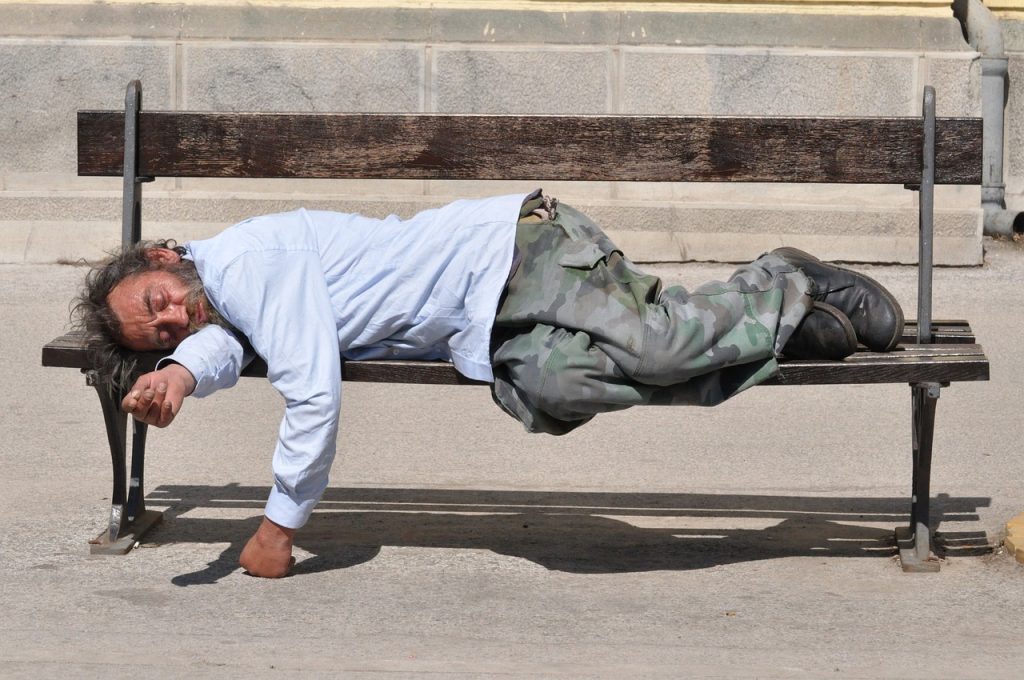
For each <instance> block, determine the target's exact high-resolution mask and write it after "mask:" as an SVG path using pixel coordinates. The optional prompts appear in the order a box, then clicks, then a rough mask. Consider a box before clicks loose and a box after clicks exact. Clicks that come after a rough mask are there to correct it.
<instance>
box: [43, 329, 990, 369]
mask: <svg viewBox="0 0 1024 680" xmlns="http://www.w3.org/2000/svg"><path fill="white" fill-rule="evenodd" d="M932 324H933V331H932V332H933V338H934V343H933V344H928V345H919V344H915V342H916V339H917V324H916V323H915V322H913V321H910V322H908V323H907V325H906V328H905V329H904V333H903V339H902V341H901V344H900V345H899V346H897V347H896V348H895V349H894V350H893V351H892V352H884V353H878V352H869V351H866V350H864V348H861V351H858V352H857V353H856V354H854V355H852V356H850V357H847V358H846V359H845V360H843V361H809V360H801V361H789V360H783V361H782V362H781V364H780V371H779V375H778V376H777V377H776V378H775V379H774V380H772V381H770V382H768V383H766V384H776V385H827V384H850V383H916V382H937V383H948V382H951V381H957V382H959V381H964V380H988V377H989V373H988V370H989V364H988V358H987V357H986V356H985V352H984V350H983V349H982V347H981V345H978V344H975V342H974V340H975V339H974V334H973V333H972V331H971V327H970V324H968V323H967V322H966V321H961V320H952V321H933V322H932ZM162 356H164V355H163V354H159V353H154V354H139V360H140V365H141V367H142V368H143V369H145V370H150V369H151V368H152V367H153V366H154V365H155V364H156V362H157V361H158V360H159V358H160V357H162ZM43 366H55V367H64V368H80V369H83V370H88V369H89V368H91V365H90V363H89V356H88V351H87V350H86V348H85V345H84V344H83V342H82V338H81V335H80V334H79V333H68V334H66V335H62V336H60V337H58V338H54V339H53V340H51V341H50V342H48V343H47V344H46V345H45V346H44V347H43ZM341 374H342V379H343V380H347V381H356V382H389V383H405V384H414V383H419V384H432V385H473V384H477V385H479V384H484V383H480V382H477V381H475V380H469V379H468V378H465V377H463V376H462V375H460V374H459V373H458V371H456V370H455V367H454V366H452V365H451V364H449V363H446V362H440V361H348V362H344V363H343V364H342V372H341ZM242 375H243V376H244V377H266V375H267V367H266V365H265V364H264V363H263V362H262V361H260V360H258V359H257V360H256V361H254V362H252V363H251V364H250V365H249V366H247V367H246V369H245V370H244V371H243V372H242Z"/></svg>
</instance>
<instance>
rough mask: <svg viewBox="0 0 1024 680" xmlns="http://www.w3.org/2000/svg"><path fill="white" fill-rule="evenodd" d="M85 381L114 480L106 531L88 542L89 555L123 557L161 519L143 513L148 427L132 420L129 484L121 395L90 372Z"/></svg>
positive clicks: (153, 513)
mask: <svg viewBox="0 0 1024 680" xmlns="http://www.w3.org/2000/svg"><path fill="white" fill-rule="evenodd" d="M86 381H87V382H88V384H89V385H91V386H93V387H95V388H96V393H97V394H98V395H99V399H100V406H101V407H102V409H103V422H104V424H105V425H106V428H107V443H108V444H109V445H110V460H111V463H112V465H113V477H114V488H113V491H111V494H110V518H109V520H108V522H107V528H106V530H105V531H104V532H103V533H101V534H100V535H99V536H97V537H96V538H94V539H93V540H91V541H89V544H90V546H89V547H90V552H91V553H92V554H93V555H123V554H125V553H126V552H128V551H129V550H131V549H132V547H133V546H134V545H135V543H136V542H137V541H139V540H140V539H141V538H142V537H143V536H144V535H145V534H146V532H148V531H149V530H150V529H151V528H152V527H153V526H154V525H156V524H157V523H159V522H160V520H161V519H163V513H162V512H156V511H154V510H146V503H145V499H144V495H145V491H144V487H143V483H142V482H143V467H144V465H145V450H146V431H147V429H148V426H147V425H146V424H145V423H140V422H138V421H136V420H134V419H133V420H132V466H131V479H130V482H129V481H128V480H127V479H126V475H125V473H126V462H127V461H126V449H127V439H126V437H127V429H128V428H127V424H128V415H127V414H126V413H124V412H123V411H122V410H121V399H123V398H124V395H123V394H121V393H119V392H111V391H110V390H108V389H107V387H106V385H104V384H102V382H101V381H99V380H97V379H96V376H95V375H94V374H93V373H92V372H91V371H90V372H88V373H87V375H86ZM126 487H127V489H126ZM126 490H127V493H126Z"/></svg>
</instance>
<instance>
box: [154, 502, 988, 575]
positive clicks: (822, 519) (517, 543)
mask: <svg viewBox="0 0 1024 680" xmlns="http://www.w3.org/2000/svg"><path fill="white" fill-rule="evenodd" d="M267 492H268V489H267V488H266V487H243V486H238V485H227V486H187V485H178V486H170V485H168V486H161V487H159V488H157V489H156V490H155V491H153V492H152V493H151V494H150V495H149V496H148V497H147V498H148V502H149V503H151V504H153V505H160V506H167V507H168V508H169V509H168V510H167V511H165V521H164V523H163V524H161V525H160V526H159V527H158V528H157V529H156V530H154V532H153V533H152V534H151V535H150V537H149V538H148V542H152V543H157V544H166V543H228V544H229V546H228V548H226V549H225V550H224V551H223V552H222V553H221V554H220V555H219V556H218V557H217V558H216V559H215V560H213V561H212V562H210V563H209V564H208V565H207V566H206V567H205V568H203V569H201V570H198V571H195V572H191V573H187V574H181V575H179V576H176V577H175V578H174V579H173V583H175V584H176V585H179V586H189V585H199V584H204V583H214V582H216V581H218V580H219V579H221V578H223V577H224V576H227V575H228V574H230V573H232V572H234V571H236V570H237V569H238V557H239V555H240V553H241V550H242V547H243V546H244V545H245V542H246V541H247V540H248V538H249V536H250V535H252V532H253V531H255V530H256V527H257V526H258V524H259V522H260V519H261V515H262V508H263V504H264V499H265V498H266V495H267ZM989 503H990V499H989V498H984V497H951V496H948V495H944V494H943V495H939V496H938V497H936V498H935V499H933V501H932V526H933V527H938V526H939V524H940V522H944V521H945V522H971V521H977V520H978V514H977V511H978V508H981V507H987V506H988V505H989ZM210 508H218V509H219V508H235V509H251V510H252V513H253V515H252V516H251V517H248V518H246V519H242V520H239V519H229V518H209V517H203V516H202V515H203V514H204V513H203V512H202V511H201V510H203V509H210ZM196 510H200V512H192V511H196ZM907 513H908V507H907V499H906V498H878V497H876V498H836V497H827V498H826V497H809V496H762V495H737V494H686V493H606V492H593V493H590V492H544V491H487V490H480V491H477V490H461V489H459V490H453V489H396V488H330V489H328V490H327V492H326V493H325V495H324V498H323V499H322V500H321V502H320V504H319V505H318V506H317V511H316V512H315V513H314V514H313V516H312V517H311V518H310V521H309V522H308V523H307V525H306V526H305V527H304V528H303V529H302V531H301V532H300V533H299V535H298V536H297V540H296V547H297V548H300V549H301V550H302V551H305V552H308V553H310V554H311V555H312V556H311V557H307V558H305V559H302V560H300V561H299V563H298V564H297V565H296V566H295V568H294V569H293V570H292V574H293V575H296V576H298V575H302V574H310V573H315V572H322V571H330V570H334V569H344V568H347V567H351V566H354V565H357V564H361V563H363V562H366V561H369V560H371V559H373V558H374V557H375V556H376V555H377V554H378V553H379V552H380V550H381V548H382V547H384V546H389V547H424V548H456V549H460V548H461V549H473V550H491V551H493V552H495V553H498V554H502V555H508V556H511V557H518V558H521V559H527V560H530V561H531V562H534V563H536V564H539V565H541V566H543V567H545V568H547V569H552V570H557V571H565V572H571V573H578V574H608V573H620V572H642V571H655V570H676V571H683V570H691V569H706V568H709V567H714V566H719V565H724V564H731V563H735V562H747V561H756V560H766V559H774V558H780V557H795V556H821V557H826V556H827V557H869V558H870V557H874V558H891V557H893V556H894V555H895V554H896V549H895V545H894V542H893V534H892V528H891V527H893V526H897V525H900V524H905V523H906V522H907V521H908V517H907ZM879 524H883V525H885V526H878V525H879ZM937 538H938V539H939V540H938V541H937V547H936V551H937V552H938V554H939V556H940V557H942V556H946V555H948V554H959V555H976V554H983V553H985V552H988V551H990V550H991V547H990V546H989V545H988V540H987V537H986V535H985V533H984V532H982V531H957V532H951V533H945V532H937Z"/></svg>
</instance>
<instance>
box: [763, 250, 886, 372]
mask: <svg viewBox="0 0 1024 680" xmlns="http://www.w3.org/2000/svg"><path fill="white" fill-rule="evenodd" d="M772 253H773V254H775V255H777V256H779V257H781V258H782V259H783V260H785V261H786V262H788V263H789V264H791V265H793V266H794V267H796V268H797V269H799V270H800V271H802V272H803V273H804V274H805V275H806V276H807V278H809V279H810V280H811V291H810V294H811V297H812V298H814V300H815V301H816V302H825V303H828V304H830V305H832V306H833V307H836V308H837V309H839V311H841V312H842V313H843V314H845V315H846V318H847V319H849V320H850V323H851V324H853V329H854V332H856V334H857V339H858V340H860V341H861V342H862V343H864V346H865V347H867V348H868V349H870V350H872V351H875V352H888V351H890V350H891V349H892V348H893V347H895V346H896V345H897V344H899V341H900V338H901V337H902V336H903V310H902V309H901V308H900V304H899V303H898V302H896V298H894V297H893V295H892V293H890V292H889V291H887V290H886V289H885V287H884V286H883V285H882V284H880V283H878V281H875V280H874V279H872V278H871V277H870V276H866V275H864V274H861V273H860V272H855V271H853V270H852V269H846V268H844V267H837V266H835V265H833V264H828V263H827V262H822V261H821V260H819V259H818V258H816V257H814V256H813V255H809V254H808V253H805V252H804V251H802V250H797V249H796V248H777V249H775V250H773V251H772Z"/></svg>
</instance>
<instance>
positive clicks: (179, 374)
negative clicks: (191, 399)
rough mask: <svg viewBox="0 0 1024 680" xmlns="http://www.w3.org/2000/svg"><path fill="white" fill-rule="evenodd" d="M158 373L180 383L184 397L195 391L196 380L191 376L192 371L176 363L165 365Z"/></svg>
mask: <svg viewBox="0 0 1024 680" xmlns="http://www.w3.org/2000/svg"><path fill="white" fill-rule="evenodd" d="M160 372H161V373H163V374H164V375H166V376H167V377H168V378H173V379H175V380H178V381H180V382H181V384H182V386H183V387H184V388H185V395H186V396H187V395H189V394H192V392H193V391H194V390H195V389H196V378H195V376H194V375H192V371H190V370H188V369H187V368H185V367H184V366H182V365H181V364H179V363H178V362H176V361H171V362H169V363H167V365H165V366H163V367H162V368H161V369H160Z"/></svg>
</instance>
